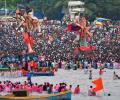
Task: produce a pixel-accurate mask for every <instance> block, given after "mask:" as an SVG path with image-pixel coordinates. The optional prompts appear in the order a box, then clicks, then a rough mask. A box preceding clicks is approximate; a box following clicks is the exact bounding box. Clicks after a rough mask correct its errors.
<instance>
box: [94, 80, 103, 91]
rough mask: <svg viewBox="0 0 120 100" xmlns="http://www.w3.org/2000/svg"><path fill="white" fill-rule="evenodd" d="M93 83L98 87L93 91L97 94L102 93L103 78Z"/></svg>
mask: <svg viewBox="0 0 120 100" xmlns="http://www.w3.org/2000/svg"><path fill="white" fill-rule="evenodd" d="M92 83H93V84H95V85H96V87H95V88H93V91H94V92H97V91H100V90H102V89H103V82H102V78H98V79H96V80H93V81H92Z"/></svg>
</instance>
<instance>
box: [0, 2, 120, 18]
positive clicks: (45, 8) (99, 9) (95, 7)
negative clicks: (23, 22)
mask: <svg viewBox="0 0 120 100" xmlns="http://www.w3.org/2000/svg"><path fill="white" fill-rule="evenodd" d="M68 1H70V0H6V4H7V8H10V9H15V8H16V5H17V4H19V3H21V4H24V5H30V6H31V7H32V8H33V9H34V10H36V11H41V12H42V13H43V14H44V15H45V16H48V17H50V18H51V19H52V18H53V19H55V18H57V17H58V15H59V13H61V12H63V13H68ZM72 1H76V0H72ZM81 1H83V2H85V8H86V11H85V16H86V17H87V18H88V19H89V20H93V19H94V18H96V17H105V18H109V19H112V20H120V0H81ZM4 2H5V0H0V8H4V5H5V3H4Z"/></svg>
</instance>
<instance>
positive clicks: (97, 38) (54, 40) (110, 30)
mask: <svg viewBox="0 0 120 100" xmlns="http://www.w3.org/2000/svg"><path fill="white" fill-rule="evenodd" d="M0 23H1V25H0V30H1V32H0V53H1V61H2V58H3V57H4V56H6V55H9V56H12V55H13V56H15V55H24V54H26V49H27V46H26V45H25V43H24V41H23V37H22V32H23V29H22V28H21V29H19V30H17V28H18V25H17V23H16V22H8V23H4V22H2V21H1V22H0ZM119 25H120V22H119V21H109V22H108V23H107V24H105V25H103V26H98V25H95V24H93V25H92V28H91V32H92V33H93V34H94V37H93V39H92V42H91V44H92V45H96V46H97V49H96V50H93V51H87V52H80V53H78V54H77V55H76V57H75V59H74V58H73V52H74V49H75V48H76V47H78V46H79V39H78V37H77V35H76V33H75V32H67V23H65V22H63V21H56V20H55V21H53V20H52V21H47V23H44V24H43V25H42V26H41V32H40V33H36V32H35V33H34V34H32V35H33V36H34V48H33V49H34V51H35V53H36V55H39V56H45V60H50V61H51V62H54V61H56V62H58V63H59V62H71V63H75V64H77V63H76V62H77V61H80V63H81V62H82V63H84V62H87V63H89V62H91V63H92V62H94V63H96V64H97V63H109V64H111V63H112V66H113V63H119V62H120V56H119V55H120V50H119V48H120V35H119V31H120V30H119V28H118V26H119ZM80 63H79V64H80ZM109 64H108V65H109Z"/></svg>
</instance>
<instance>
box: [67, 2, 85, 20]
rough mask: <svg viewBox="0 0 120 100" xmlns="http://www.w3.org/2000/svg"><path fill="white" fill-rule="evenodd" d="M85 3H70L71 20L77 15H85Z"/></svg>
mask: <svg viewBox="0 0 120 100" xmlns="http://www.w3.org/2000/svg"><path fill="white" fill-rule="evenodd" d="M84 5H85V3H84V2H82V1H69V2H68V9H69V14H70V18H71V20H73V19H74V17H75V15H76V14H79V15H83V13H84V12H85V8H84Z"/></svg>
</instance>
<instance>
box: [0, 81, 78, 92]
mask: <svg viewBox="0 0 120 100" xmlns="http://www.w3.org/2000/svg"><path fill="white" fill-rule="evenodd" d="M72 89H73V88H72V85H70V86H67V84H66V83H58V84H56V85H53V84H51V83H49V82H44V84H38V83H31V84H30V83H29V82H27V81H24V83H21V82H11V81H4V82H1V81H0V92H1V93H2V92H4V93H7V94H8V93H11V92H12V91H15V90H27V91H28V92H29V93H33V92H37V93H40V94H41V93H48V94H51V93H59V92H65V91H68V90H69V91H72ZM73 92H74V93H75V94H79V93H80V87H79V85H77V86H76V87H75V89H74V90H73Z"/></svg>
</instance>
